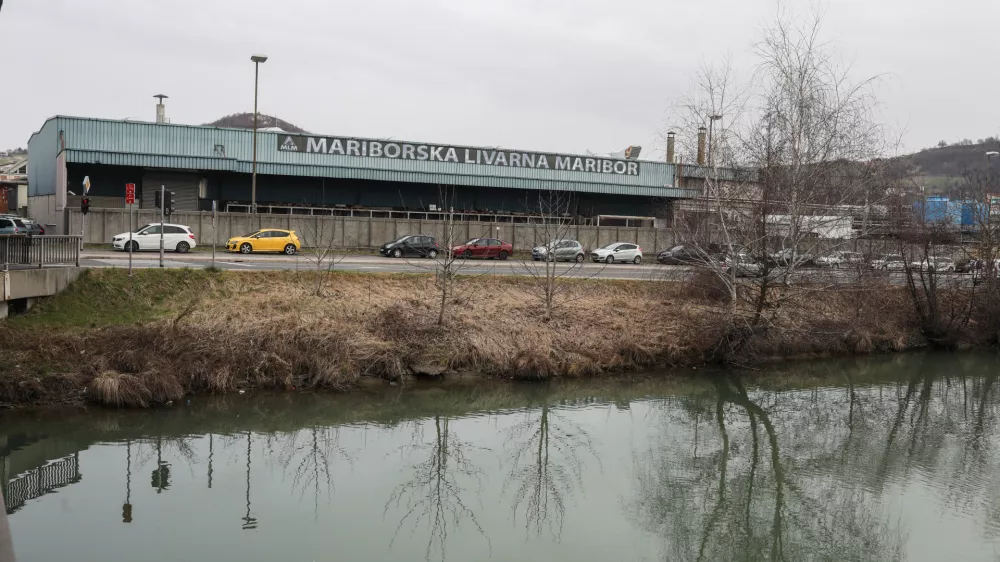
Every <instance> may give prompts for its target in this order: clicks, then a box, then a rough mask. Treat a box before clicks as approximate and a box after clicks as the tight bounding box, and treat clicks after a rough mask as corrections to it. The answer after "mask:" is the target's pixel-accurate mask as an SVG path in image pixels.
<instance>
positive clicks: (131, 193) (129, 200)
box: [125, 183, 135, 205]
mask: <svg viewBox="0 0 1000 562" xmlns="http://www.w3.org/2000/svg"><path fill="white" fill-rule="evenodd" d="M134 203H135V184H134V183H127V184H125V204H127V205H132V204H134Z"/></svg>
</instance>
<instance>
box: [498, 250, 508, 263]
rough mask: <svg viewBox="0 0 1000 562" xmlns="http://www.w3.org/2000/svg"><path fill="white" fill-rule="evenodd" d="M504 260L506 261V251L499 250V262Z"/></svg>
mask: <svg viewBox="0 0 1000 562" xmlns="http://www.w3.org/2000/svg"><path fill="white" fill-rule="evenodd" d="M506 259H507V251H506V250H501V252H500V261H503V260H506Z"/></svg>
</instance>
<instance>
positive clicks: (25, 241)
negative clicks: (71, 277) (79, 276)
mask: <svg viewBox="0 0 1000 562" xmlns="http://www.w3.org/2000/svg"><path fill="white" fill-rule="evenodd" d="M80 239H81V237H80V236H25V235H23V234H13V235H0V268H6V267H8V266H11V265H14V266H34V267H43V266H46V265H65V264H73V265H76V266H79V265H80Z"/></svg>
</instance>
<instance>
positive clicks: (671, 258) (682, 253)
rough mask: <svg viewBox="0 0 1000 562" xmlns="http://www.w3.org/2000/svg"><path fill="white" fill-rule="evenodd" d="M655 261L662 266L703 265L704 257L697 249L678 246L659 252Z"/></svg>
mask: <svg viewBox="0 0 1000 562" xmlns="http://www.w3.org/2000/svg"><path fill="white" fill-rule="evenodd" d="M656 261H658V262H659V263H662V264H664V265H693V264H699V263H705V257H704V254H703V253H702V252H699V251H698V249H697V248H693V247H691V246H684V245H680V246H674V247H673V248H670V249H669V250H664V251H662V252H660V253H659V254H657V255H656Z"/></svg>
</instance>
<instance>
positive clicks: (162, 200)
mask: <svg viewBox="0 0 1000 562" xmlns="http://www.w3.org/2000/svg"><path fill="white" fill-rule="evenodd" d="M166 195H167V186H165V185H161V186H160V267H163V209H164V207H166V206H167V198H166Z"/></svg>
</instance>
